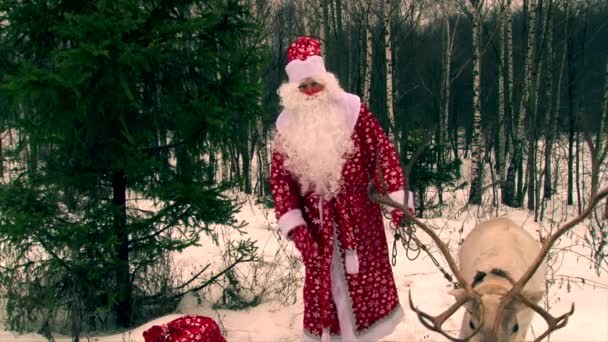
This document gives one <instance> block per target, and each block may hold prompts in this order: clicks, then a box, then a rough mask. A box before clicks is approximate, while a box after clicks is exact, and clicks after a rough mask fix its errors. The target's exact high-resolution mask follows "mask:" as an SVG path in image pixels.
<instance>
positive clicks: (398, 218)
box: [391, 208, 415, 228]
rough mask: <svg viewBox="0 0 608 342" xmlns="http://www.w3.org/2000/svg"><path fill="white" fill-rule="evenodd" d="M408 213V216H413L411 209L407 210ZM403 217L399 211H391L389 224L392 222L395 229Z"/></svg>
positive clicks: (403, 214) (402, 213)
mask: <svg viewBox="0 0 608 342" xmlns="http://www.w3.org/2000/svg"><path fill="white" fill-rule="evenodd" d="M408 211H409V214H410V216H414V214H415V213H414V209H413V208H408ZM405 216H406V214H405V213H404V212H403V211H402V210H401V209H393V211H392V212H391V222H393V225H394V226H395V228H397V227H399V226H401V224H402V223H403V219H404V218H405Z"/></svg>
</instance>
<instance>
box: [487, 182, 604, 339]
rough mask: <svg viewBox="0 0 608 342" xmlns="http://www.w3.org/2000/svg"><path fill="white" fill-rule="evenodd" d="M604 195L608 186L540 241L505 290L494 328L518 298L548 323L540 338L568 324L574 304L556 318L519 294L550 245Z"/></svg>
mask: <svg viewBox="0 0 608 342" xmlns="http://www.w3.org/2000/svg"><path fill="white" fill-rule="evenodd" d="M606 196H608V187H607V188H605V189H603V190H602V191H600V192H598V193H596V194H595V195H593V197H592V198H591V201H590V202H589V205H587V208H585V210H584V211H583V212H582V213H581V214H580V215H579V216H577V217H575V218H574V219H572V220H570V221H569V222H567V223H566V224H564V225H563V226H561V227H560V228H559V229H558V230H557V231H556V232H555V233H554V234H552V235H551V236H549V238H547V239H545V240H544V241H543V242H542V247H541V249H540V251H539V252H538V255H537V256H536V258H535V259H534V261H533V262H532V264H530V266H529V267H528V269H527V270H526V272H525V273H524V275H523V276H522V277H521V278H520V279H519V280H518V281H517V282H516V283H515V284H514V285H513V287H512V288H511V290H510V291H509V292H507V294H506V295H505V296H504V297H503V300H502V302H501V305H500V307H499V309H498V313H497V315H496V321H495V322H494V329H495V330H496V329H497V327H498V324H500V317H501V316H502V315H501V314H502V312H503V310H504V309H505V307H506V306H507V305H508V304H509V303H510V302H512V301H513V300H519V301H521V302H523V303H524V304H525V305H527V306H529V307H530V308H531V309H533V310H534V311H536V312H537V313H538V314H539V315H541V316H542V317H543V318H544V319H545V321H547V324H548V328H547V331H545V333H543V334H542V335H541V338H542V337H545V336H547V335H548V334H550V333H551V332H553V331H555V330H558V329H561V328H563V327H565V326H566V324H568V318H569V317H570V315H572V314H573V313H574V304H573V305H572V309H570V311H569V312H567V313H565V314H563V315H561V316H559V317H558V318H554V317H553V316H551V315H550V314H549V313H548V312H547V311H546V310H545V309H543V308H541V307H540V306H538V305H536V304H534V303H532V302H530V301H529V300H528V299H526V298H525V297H524V296H523V295H522V294H521V292H522V290H523V288H524V286H525V285H526V283H527V282H528V281H529V280H530V279H531V278H532V276H533V275H534V273H535V272H536V270H537V269H538V267H539V266H540V264H541V263H542V261H543V260H544V259H545V257H546V256H547V253H549V249H551V247H553V245H554V244H555V242H556V241H557V240H558V239H559V238H560V237H561V236H562V235H563V234H564V233H565V232H567V231H568V230H570V229H572V227H574V226H576V225H577V224H579V223H581V222H582V221H583V220H584V219H585V218H587V217H588V216H589V215H591V213H592V212H593V210H594V209H595V206H596V205H597V203H598V202H599V201H600V200H602V199H603V198H604V197H606ZM537 341H540V339H538V340H537Z"/></svg>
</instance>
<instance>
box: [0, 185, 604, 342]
mask: <svg viewBox="0 0 608 342" xmlns="http://www.w3.org/2000/svg"><path fill="white" fill-rule="evenodd" d="M464 196H465V194H458V196H457V197H456V198H454V199H452V200H451V203H453V204H454V205H453V207H452V209H451V211H449V212H448V211H446V212H444V215H442V216H443V217H442V218H435V219H426V221H427V222H428V223H429V224H431V225H433V226H434V227H437V228H438V230H437V232H438V233H439V234H440V236H441V237H442V239H443V240H444V241H446V242H448V243H449V244H450V248H451V249H452V250H455V249H456V247H457V242H458V241H459V239H461V238H462V236H463V235H466V233H467V231H468V230H469V229H470V228H471V227H473V226H474V224H475V223H476V222H477V221H478V220H483V219H484V218H487V217H489V215H492V216H495V215H497V213H496V212H494V213H492V214H490V213H478V212H477V211H476V210H475V209H473V208H469V209H468V210H461V209H462V207H460V208H459V206H460V205H461V204H462V203H463V201H464V200H463V198H464ZM564 208H565V207H564V206H556V207H555V209H554V210H555V212H554V215H553V217H555V218H558V217H560V218H561V217H562V216H566V215H571V214H572V213H566V212H565V211H564ZM568 210H570V211H573V210H574V209H573V208H569V209H568ZM478 215H479V216H480V218H479V219H478V218H477V216H478ZM498 215H501V216H503V215H505V216H508V217H510V218H511V219H512V220H514V221H515V222H517V223H520V224H524V225H525V227H526V228H527V229H528V230H529V231H530V232H532V234H535V236H537V235H538V232H537V230H540V231H546V230H547V229H549V227H548V226H546V227H541V226H539V225H537V224H536V223H534V222H533V221H534V220H533V217H531V216H530V214H529V213H528V212H527V211H525V210H508V211H507V210H506V209H500V210H499V212H498ZM484 216H485V217H484ZM238 219H241V220H245V221H247V222H248V226H247V227H246V229H245V231H246V232H247V235H245V236H242V237H241V236H239V235H238V233H236V232H231V231H229V230H226V229H224V230H223V232H225V233H226V236H224V238H226V237H228V236H230V237H231V238H233V239H239V238H252V239H254V240H257V245H258V247H259V248H260V255H261V256H263V258H264V260H265V263H264V264H263V265H262V264H259V265H258V266H260V267H261V268H259V269H258V275H257V278H256V279H257V280H256V281H257V283H256V284H258V285H257V286H259V287H258V289H259V290H261V288H262V287H266V288H267V289H268V291H269V292H268V293H267V295H266V297H265V298H266V299H265V300H264V301H263V302H262V304H260V305H258V306H256V307H253V308H250V309H247V310H242V311H230V310H214V309H212V306H211V303H212V302H213V301H217V300H218V298H219V289H217V288H216V289H213V288H212V289H210V290H208V291H204V292H202V293H201V294H200V297H202V298H196V297H195V296H187V297H185V298H184V299H183V300H182V302H181V303H180V306H179V308H178V312H176V313H175V314H171V315H167V316H165V317H159V318H157V319H155V320H153V321H150V322H148V323H146V324H144V325H142V326H139V327H137V328H134V329H132V330H131V331H129V332H126V333H121V334H115V335H108V336H90V340H91V341H99V342H110V341H112V342H113V341H116V342H118V341H143V337H142V333H143V331H144V330H146V329H147V328H149V327H150V326H152V325H154V324H161V323H166V322H168V321H170V320H172V319H175V318H177V317H179V316H180V315H183V314H199V315H205V316H210V317H212V318H214V319H215V320H216V321H217V322H218V323H219V324H220V325H221V327H222V329H223V331H224V334H225V336H226V337H227V339H228V341H298V340H299V337H300V332H301V329H302V299H301V276H302V269H301V266H299V265H298V264H296V266H293V264H292V265H291V267H290V266H289V260H288V258H287V257H288V256H289V255H297V252H295V251H294V250H293V248H292V247H291V246H290V245H289V244H284V243H282V242H279V240H278V239H277V235H276V233H274V232H273V230H274V229H276V220H275V219H274V213H273V212H272V211H271V210H265V209H263V208H262V207H260V206H257V205H254V204H252V201H249V202H248V203H246V204H245V205H244V206H243V208H242V210H241V212H240V213H239V214H238ZM461 229H463V230H462V232H461ZM584 230H585V226H578V227H576V228H575V229H574V231H573V234H571V235H569V236H568V237H567V238H564V239H562V241H560V244H559V246H561V247H562V248H563V249H564V251H563V252H560V253H558V254H554V255H555V256H556V257H555V258H553V259H552V260H554V261H552V262H550V264H551V265H553V268H552V269H553V271H554V272H553V273H551V274H553V278H554V279H556V280H558V279H559V278H560V277H561V276H567V277H573V278H574V279H575V280H576V279H580V278H584V279H585V281H586V282H587V285H582V284H581V283H580V281H579V282H571V284H570V286H568V285H567V284H566V283H561V284H560V282H559V281H556V282H555V283H553V284H552V285H550V286H549V296H548V297H547V300H546V301H545V302H544V303H545V304H547V303H548V304H549V306H550V312H551V313H553V314H554V315H559V314H561V313H563V312H566V311H567V310H568V308H569V307H570V305H571V303H572V302H574V303H575V304H576V311H575V313H574V315H573V316H572V317H571V319H570V322H569V323H568V325H567V326H566V327H565V328H563V329H561V330H559V331H557V332H555V333H554V334H553V335H552V336H551V337H550V340H551V341H608V324H606V322H608V286H607V285H606V284H608V275H607V274H606V273H605V272H603V273H601V274H600V276H597V275H596V274H595V271H594V270H593V269H591V268H590V265H591V264H590V262H589V261H588V260H587V259H586V258H585V257H584V256H586V255H588V254H589V250H587V249H586V248H584V247H583V246H582V240H581V239H580V237H581V236H582V235H584ZM387 235H388V236H389V244H392V236H391V234H390V233H389V232H388V231H387ZM203 239H206V238H204V237H203ZM421 239H422V240H423V241H428V238H426V237H424V236H421ZM220 240H222V234H220ZM204 245H205V247H194V248H190V249H187V250H185V251H184V252H183V253H180V254H177V255H175V256H174V262H175V264H176V265H177V266H178V267H179V269H181V270H182V272H184V274H187V273H188V272H189V270H190V269H193V268H194V267H196V266H199V265H201V264H205V263H206V262H207V261H210V262H214V263H215V266H216V267H219V266H221V263H222V258H221V256H220V254H221V251H222V249H221V247H218V248H209V247H208V246H209V244H208V243H206V242H205V244H204ZM285 247H286V248H285ZM432 251H433V254H434V255H436V256H438V255H439V254H438V252H437V250H436V249H435V248H432ZM398 252H399V254H398V262H397V265H396V266H395V267H394V275H395V279H396V282H397V286H398V288H399V295H400V298H401V302H402V304H403V305H404V308H405V311H406V314H405V317H404V319H403V321H402V322H401V323H400V324H399V325H398V327H397V329H396V330H395V331H394V333H393V334H391V335H390V336H388V337H387V338H386V339H385V341H439V340H445V339H444V338H443V337H441V336H440V335H437V334H435V333H432V332H429V331H428V330H426V329H425V328H424V327H423V326H422V325H421V324H420V322H419V321H418V319H417V317H416V315H415V314H414V313H413V311H412V310H410V309H409V307H408V306H407V296H408V291H410V290H411V291H412V294H413V298H414V300H415V303H416V304H417V305H418V306H419V307H420V308H421V309H422V310H424V311H426V312H428V313H431V314H437V313H439V312H441V311H443V310H445V309H446V308H447V307H449V306H450V305H451V304H452V303H453V299H452V297H451V296H450V295H448V290H449V289H450V287H449V283H448V282H447V281H446V280H445V279H444V278H443V276H442V274H441V272H439V270H438V269H437V268H436V267H435V266H434V264H433V263H432V261H431V260H430V258H428V257H425V256H424V255H422V256H421V257H419V258H418V259H417V260H415V261H408V260H407V258H406V257H405V253H404V250H403V249H402V248H401V247H399V250H398ZM441 262H442V263H443V260H442V259H441ZM290 270H291V272H292V273H291V276H289V277H288V276H287V272H288V271H290ZM252 272H253V271H252V270H251V268H250V267H249V266H243V267H240V268H239V273H238V275H239V276H240V277H241V280H242V281H243V282H245V283H244V284H247V283H246V282H248V281H251V279H247V278H251V277H252V274H253V273H252ZM286 281H287V282H289V281H291V285H292V286H293V287H294V288H295V290H292V293H293V294H295V296H296V297H295V303H293V302H289V303H286V304H281V303H280V301H279V297H278V296H279V295H284V294H285V293H288V292H289V291H288V290H285V286H286V285H285V284H286ZM592 282H597V283H599V284H603V285H601V286H595V287H594V286H591V285H589V284H590V283H592ZM251 284H252V283H251ZM280 289H283V290H285V291H286V292H285V293H280V294H279V293H276V292H273V291H279V290H280ZM201 299H202V300H201ZM460 319H461V313H460V312H459V313H457V314H456V315H454V317H453V318H451V319H450V320H449V321H447V322H446V324H445V326H444V328H445V330H446V331H453V332H454V334H456V331H457V329H458V328H459V326H460ZM544 327H545V323H544V321H543V320H542V319H541V318H540V317H536V318H535V320H534V321H533V332H534V333H536V334H538V333H540V332H541V330H542V329H544ZM534 333H529V334H528V336H529V337H530V336H532V335H534ZM56 338H57V341H68V340H70V339H69V338H68V337H62V336H56ZM0 341H3V342H4V341H28V342H29V341H32V342H37V341H45V339H44V338H43V337H42V336H40V335H36V334H27V335H15V334H13V333H11V332H7V331H0Z"/></svg>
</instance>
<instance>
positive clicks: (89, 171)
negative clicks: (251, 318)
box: [0, 0, 260, 334]
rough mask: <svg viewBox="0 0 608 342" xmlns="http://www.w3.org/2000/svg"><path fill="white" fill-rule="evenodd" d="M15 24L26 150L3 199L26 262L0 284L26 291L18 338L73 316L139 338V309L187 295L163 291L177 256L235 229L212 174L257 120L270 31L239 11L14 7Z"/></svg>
mask: <svg viewBox="0 0 608 342" xmlns="http://www.w3.org/2000/svg"><path fill="white" fill-rule="evenodd" d="M0 13H1V14H2V17H1V18H0V22H3V23H6V25H5V26H4V27H3V31H4V35H3V36H2V41H1V45H2V49H1V50H3V51H11V52H12V54H11V56H10V57H9V58H8V59H9V60H10V61H11V65H10V68H8V69H9V71H8V72H7V74H6V76H5V77H4V79H3V81H2V87H1V88H0V90H1V94H0V95H1V96H3V97H5V98H6V99H8V100H9V104H10V107H9V108H10V109H11V110H10V112H4V113H2V115H3V116H4V117H3V118H2V119H3V121H4V122H5V123H6V124H7V126H9V127H11V128H12V129H14V130H15V131H16V132H18V135H19V137H20V140H21V143H20V144H17V145H15V147H14V149H13V151H11V158H12V161H14V162H15V163H17V165H21V168H20V169H17V170H13V171H12V172H13V173H14V175H13V176H12V177H11V181H10V182H8V183H7V184H4V185H3V186H2V188H1V190H0V212H2V216H1V218H0V238H1V239H2V240H3V241H8V242H10V246H11V250H12V251H13V252H14V255H13V257H14V259H13V261H17V260H18V261H19V262H15V263H11V262H10V260H5V261H6V262H7V265H12V266H11V272H8V271H7V272H4V271H3V275H2V279H1V280H0V282H6V281H11V282H12V284H20V285H18V286H15V287H13V292H11V294H12V295H11V296H9V301H8V303H7V314H8V318H9V323H12V324H13V326H10V328H12V329H19V328H20V327H19V326H15V324H16V323H18V322H22V320H21V318H22V316H23V317H27V316H26V314H32V313H33V312H43V311H45V310H47V311H52V310H59V309H64V310H66V311H68V312H69V313H70V314H71V316H72V319H78V318H79V317H80V316H81V315H83V313H85V312H88V313H92V314H93V315H97V316H98V317H89V319H90V322H94V321H95V318H102V317H100V315H103V313H104V312H110V313H114V315H115V320H116V323H117V324H118V325H119V326H123V327H128V326H130V325H132V324H134V323H135V322H136V320H137V319H138V314H139V313H138V312H137V311H136V310H134V308H135V306H134V303H146V304H153V303H154V302H155V300H158V299H159V298H162V297H166V296H172V298H177V297H179V296H180V294H183V292H181V293H180V292H179V291H183V290H185V288H180V285H181V284H175V286H171V285H173V284H168V288H167V287H164V288H162V287H161V288H154V287H152V286H151V283H150V281H151V279H153V278H152V276H153V275H154V272H155V271H154V270H155V267H156V265H158V264H159V262H160V261H162V260H163V258H164V257H166V255H167V253H168V252H171V251H179V250H182V249H184V248H186V247H188V246H191V245H194V244H196V243H197V242H198V239H199V236H200V235H201V234H205V233H206V234H213V230H212V227H211V225H212V224H234V223H235V222H234V219H233V214H234V213H235V211H236V209H237V207H236V205H235V203H234V202H233V201H232V200H231V199H229V198H227V197H225V195H223V190H225V189H226V188H227V184H225V183H216V182H215V181H214V179H213V178H212V177H210V176H212V174H213V173H212V172H208V171H209V170H208V168H209V165H208V161H209V160H210V159H212V156H213V155H214V154H215V153H216V150H217V147H218V146H220V145H225V144H232V143H235V141H234V140H235V139H241V137H240V136H235V135H232V134H231V132H232V131H234V129H235V127H243V126H245V125H248V123H247V121H248V120H253V119H254V115H255V114H256V113H257V112H258V109H257V108H258V103H257V99H258V91H259V90H258V88H257V87H256V86H255V84H254V83H253V82H249V81H248V80H251V79H256V78H255V77H250V78H247V77H244V76H243V70H251V71H252V72H256V71H257V70H259V69H260V68H259V67H258V64H259V63H260V54H259V51H258V49H257V48H256V47H255V46H253V44H251V43H250V42H254V41H256V39H255V36H256V35H257V31H256V28H255V27H254V26H253V25H252V24H251V18H250V16H249V14H248V12H247V10H246V9H245V8H244V7H242V6H241V5H240V4H239V2H238V1H235V0H229V1H219V0H218V1H205V2H200V1H173V0H169V1H162V2H147V1H136V0H121V1H101V0H100V1H67V0H66V1H62V0H51V1H45V2H38V1H22V0H3V1H1V2H0ZM248 44H251V46H248ZM25 158H29V160H30V161H35V162H34V163H32V162H30V163H26V161H27V160H26V159H25ZM143 201H145V202H146V203H154V209H144V208H142V206H141V205H140V204H141V203H142V202H143ZM252 251H253V247H252V246H251V245H249V246H244V247H243V248H242V255H241V256H242V258H240V260H245V259H246V258H247V255H250V253H251V252H252ZM248 253H249V254H248ZM3 257H4V256H3ZM197 276H198V275H197ZM199 283H200V280H197V279H193V282H192V283H190V286H196V284H199ZM28 296H29V298H28ZM74 302H77V303H78V305H73V303H74ZM24 303H29V304H28V305H29V306H28V305H24ZM32 303H38V304H32ZM74 317H76V318H74ZM88 327H89V328H92V329H95V328H99V327H95V326H92V325H88ZM73 333H74V334H77V333H78V332H73Z"/></svg>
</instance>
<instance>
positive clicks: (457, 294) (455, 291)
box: [448, 289, 467, 300]
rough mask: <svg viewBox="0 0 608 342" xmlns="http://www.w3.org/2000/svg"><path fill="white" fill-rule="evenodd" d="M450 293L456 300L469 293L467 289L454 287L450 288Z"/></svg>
mask: <svg viewBox="0 0 608 342" xmlns="http://www.w3.org/2000/svg"><path fill="white" fill-rule="evenodd" d="M448 293H449V294H451V295H452V296H454V297H455V298H456V300H458V299H460V298H462V297H464V295H465V294H466V293H467V291H465V289H453V290H450V291H449V292H448Z"/></svg>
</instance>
